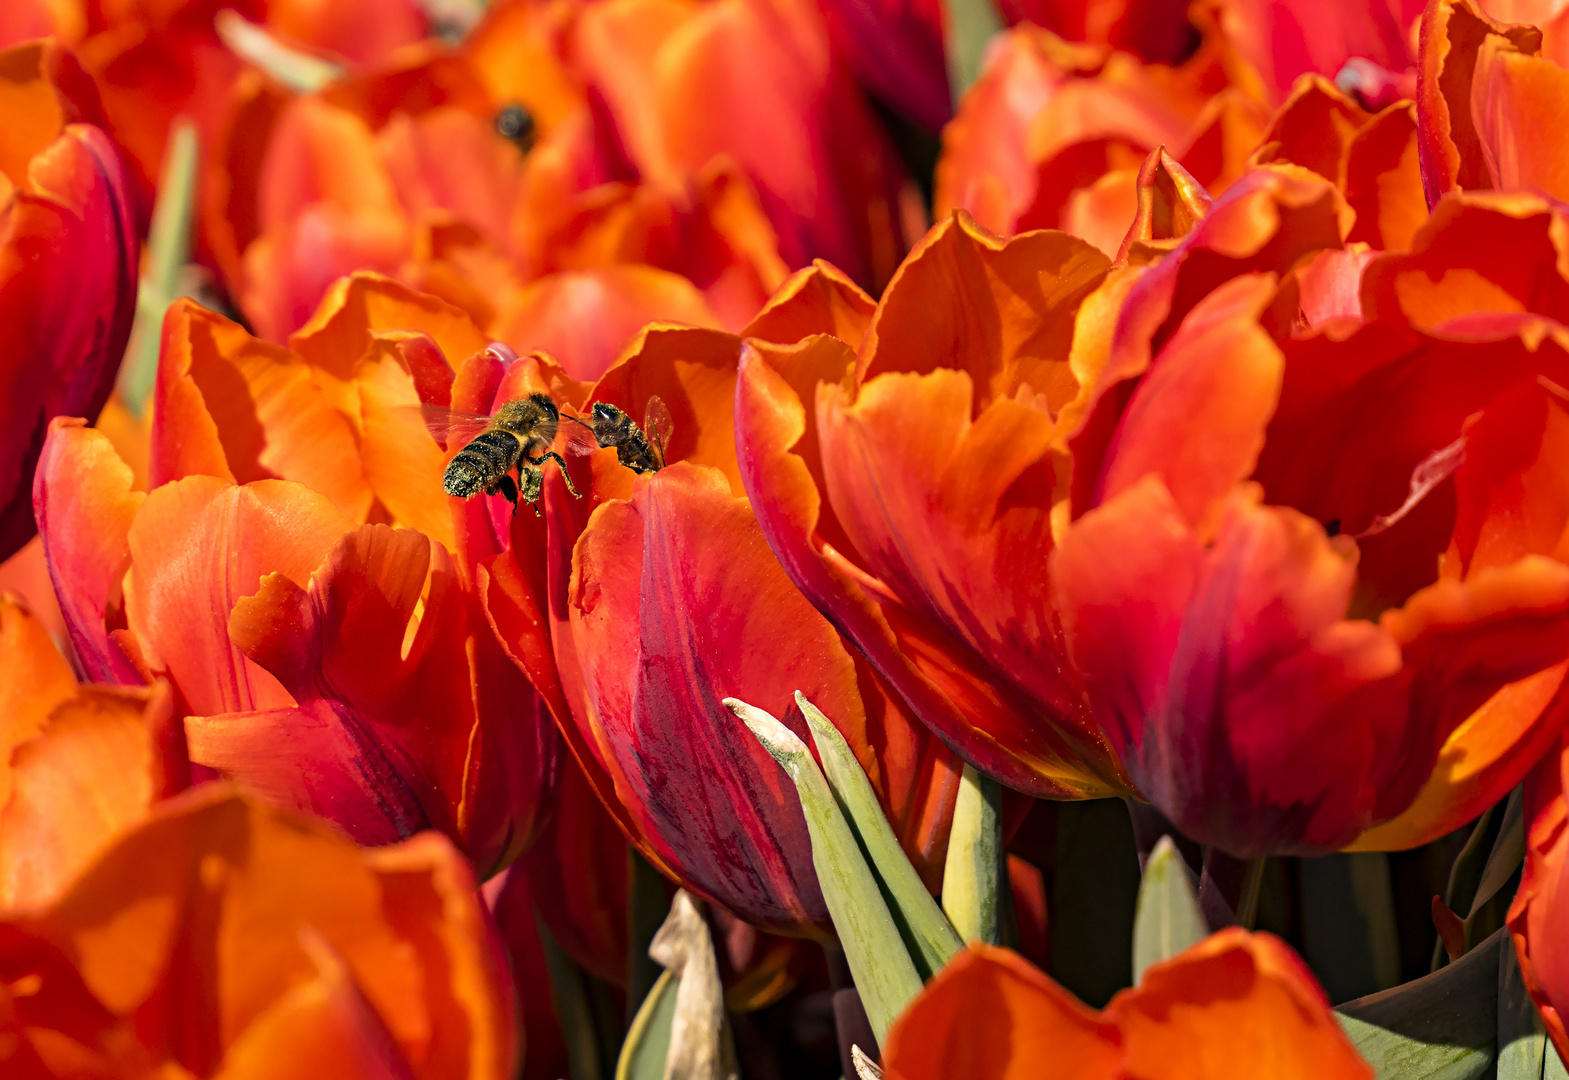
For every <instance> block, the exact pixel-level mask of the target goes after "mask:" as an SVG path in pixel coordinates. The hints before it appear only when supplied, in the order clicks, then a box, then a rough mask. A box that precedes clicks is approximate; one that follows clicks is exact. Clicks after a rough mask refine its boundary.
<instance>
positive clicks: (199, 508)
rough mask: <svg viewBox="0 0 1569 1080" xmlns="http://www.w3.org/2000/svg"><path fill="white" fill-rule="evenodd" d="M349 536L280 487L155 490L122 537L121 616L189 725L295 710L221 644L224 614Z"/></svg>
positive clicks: (306, 494)
mask: <svg viewBox="0 0 1569 1080" xmlns="http://www.w3.org/2000/svg"><path fill="white" fill-rule="evenodd" d="M352 527H353V522H352V521H350V520H349V519H348V518H345V517H344V516H343V515H342V514H341V513H339V512H338V510H337V509H336V508H335V507H334V506H333V505H332V504H331V503H330V502H328V501H327V499H326V498H324V497H323V496H321V495H318V494H317V493H316V492H314V491H311V490H310V489H309V488H307V487H304V486H303V485H300V484H293V483H289V482H287V481H281V480H260V481H257V482H256V483H253V484H247V485H245V486H243V487H235V486H233V485H232V484H229V483H226V482H224V481H222V480H219V479H217V478H216V477H209V476H189V477H186V478H185V479H183V480H177V481H175V482H174V483H172V484H166V485H164V486H163V487H161V488H158V489H157V490H156V491H154V492H153V493H152V494H151V495H149V496H148V497H147V499H146V501H145V502H144V503H143V504H142V506H141V508H140V509H139V510H138V512H137V515H136V519H135V521H133V522H132V524H131V528H130V531H129V534H128V546H129V550H130V553H131V572H130V574H129V575H128V576H127V578H126V616H127V621H128V623H129V626H130V630H131V633H132V634H134V635H135V638H136V640H137V641H138V642H139V643H140V645H141V648H142V650H143V651H144V653H145V655H146V657H147V662H148V663H149V665H150V666H151V667H152V669H153V670H155V671H158V672H163V673H167V674H168V675H169V677H170V679H171V680H172V681H173V682H174V684H175V686H176V687H177V688H178V690H179V692H180V695H181V697H182V698H183V699H184V700H185V702H186V703H187V704H188V705H189V708H190V711H191V712H192V713H194V714H196V715H213V714H216V713H224V712H242V711H248V710H251V709H257V708H262V709H266V708H275V707H280V706H287V705H292V704H294V700H293V699H292V698H291V697H290V696H289V694H288V692H287V691H286V690H284V688H283V687H282V686H281V685H279V683H278V681H277V680H276V679H274V678H273V676H272V675H270V674H268V673H267V672H266V671H265V670H263V669H262V668H261V667H259V666H257V665H256V664H255V663H254V662H253V661H251V660H249V659H247V658H246V657H245V656H244V655H243V654H242V653H241V652H240V651H239V650H238V649H237V648H236V647H235V646H234V644H233V643H232V642H231V641H230V640H229V629H228V627H229V612H230V611H231V610H233V608H234V606H235V604H236V603H238V602H239V600H240V599H241V598H242V597H244V596H246V595H248V594H250V593H252V592H254V591H255V590H256V588H257V585H258V583H259V582H260V581H261V580H262V578H263V576H264V575H266V574H268V573H270V572H274V571H276V572H279V573H281V574H283V575H284V576H286V577H287V578H289V579H291V580H294V581H308V580H309V579H310V575H311V572H312V571H313V570H314V569H315V568H316V567H317V565H319V564H320V563H321V561H322V559H323V558H324V557H325V556H326V554H327V552H328V551H330V550H331V548H332V545H333V544H334V543H336V542H337V540H338V537H340V536H341V535H343V533H344V532H345V531H347V530H348V529H351V528H352Z"/></svg>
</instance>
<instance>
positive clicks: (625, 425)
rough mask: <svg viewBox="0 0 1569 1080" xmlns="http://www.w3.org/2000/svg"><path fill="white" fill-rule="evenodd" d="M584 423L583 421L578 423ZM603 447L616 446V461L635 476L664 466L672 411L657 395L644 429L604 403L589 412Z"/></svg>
mask: <svg viewBox="0 0 1569 1080" xmlns="http://www.w3.org/2000/svg"><path fill="white" fill-rule="evenodd" d="M579 423H582V421H579ZM587 426H588V427H589V428H590V430H592V431H593V433H594V438H595V439H596V440H597V441H598V443H599V445H600V446H614V447H615V448H616V460H617V461H619V462H620V463H621V464H622V465H625V466H626V467H627V468H629V469H631V470H632V471H633V472H636V473H650V472H656V471H657V470H659V469H663V468H664V467H665V447H666V445H668V444H669V442H670V431H671V423H670V410H669V409H667V408H666V407H665V403H664V402H663V401H661V400H660V399H659V398H658V397H657V396H656V397H651V398H649V399H648V409H647V411H646V412H645V413H644V414H643V426H642V427H641V428H640V427H638V426H637V424H636V422H634V421H633V419H632V418H631V417H630V416H628V415H627V414H626V413H625V412H623V411H622V410H621V409H618V408H616V407H615V406H614V405H611V404H610V403H609V402H605V401H601V402H599V403H598V404H596V405H595V406H594V407H593V408H592V409H591V410H589V424H588V425H587Z"/></svg>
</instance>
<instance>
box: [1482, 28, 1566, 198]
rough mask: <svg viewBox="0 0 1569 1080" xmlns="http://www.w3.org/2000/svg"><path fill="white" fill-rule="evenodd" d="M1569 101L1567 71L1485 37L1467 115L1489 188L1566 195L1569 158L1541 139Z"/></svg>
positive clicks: (1554, 143)
mask: <svg viewBox="0 0 1569 1080" xmlns="http://www.w3.org/2000/svg"><path fill="white" fill-rule="evenodd" d="M1566 102H1569V72H1566V71H1565V70H1564V69H1563V68H1561V67H1559V66H1558V65H1557V64H1556V63H1554V62H1553V61H1551V60H1548V59H1546V58H1544V57H1541V56H1537V55H1532V53H1531V52H1530V51H1526V50H1522V49H1521V48H1519V47H1518V46H1516V45H1515V44H1514V42H1512V41H1510V40H1509V39H1508V38H1505V37H1502V36H1500V35H1497V34H1490V35H1488V36H1487V37H1486V38H1485V39H1484V40H1483V42H1482V44H1481V47H1480V48H1479V49H1478V50H1477V54H1476V69H1475V71H1474V72H1473V74H1472V76H1471V101H1470V105H1471V116H1472V119H1473V121H1474V123H1475V124H1476V136H1477V142H1478V144H1479V145H1480V147H1481V151H1482V156H1483V158H1484V159H1485V160H1486V161H1487V171H1488V174H1489V176H1490V177H1491V178H1492V186H1493V187H1495V188H1498V189H1500V190H1503V191H1512V190H1518V189H1525V190H1531V191H1540V192H1542V193H1544V194H1546V195H1550V196H1552V197H1554V198H1557V199H1563V198H1565V197H1566V196H1569V155H1565V154H1563V153H1562V151H1561V150H1560V148H1559V147H1558V145H1557V142H1558V141H1557V140H1556V139H1544V138H1541V137H1540V134H1541V132H1543V131H1550V130H1552V125H1554V124H1555V123H1557V121H1558V118H1559V117H1560V116H1562V115H1563V110H1564V106H1565V103H1566Z"/></svg>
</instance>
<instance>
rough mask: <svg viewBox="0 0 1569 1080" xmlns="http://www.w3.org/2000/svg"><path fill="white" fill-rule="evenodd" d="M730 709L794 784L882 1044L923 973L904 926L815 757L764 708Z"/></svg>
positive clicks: (821, 881) (815, 861) (837, 924)
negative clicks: (907, 946) (904, 935)
mask: <svg viewBox="0 0 1569 1080" xmlns="http://www.w3.org/2000/svg"><path fill="white" fill-rule="evenodd" d="M725 705H726V706H728V707H729V708H730V709H731V710H732V711H733V712H734V713H735V714H736V715H737V716H739V717H740V718H741V720H742V721H743V722H744V723H745V724H746V726H747V727H748V728H750V729H751V731H752V734H754V735H756V736H757V740H758V742H760V743H762V744H763V747H764V749H766V750H767V751H768V752H769V754H771V755H772V756H773V759H774V760H775V761H777V762H778V763H779V765H780V767H781V768H782V769H784V771H785V773H786V774H787V775H788V776H789V777H790V779H791V780H793V781H794V782H795V787H796V791H797V793H798V794H799V795H800V798H801V810H802V812H803V813H804V814H805V816H806V828H807V831H808V833H810V835H811V839H812V865H813V866H814V867H815V868H816V870H817V883H818V886H819V887H820V888H821V889H822V891H823V899H824V901H826V903H827V904H828V913H829V915H830V916H831V917H832V918H833V922H834V929H835V931H836V932H837V933H838V935H839V943H840V945H841V946H842V947H843V949H844V956H845V960H846V961H847V962H848V963H849V965H850V974H851V975H852V976H853V977H854V979H855V987H856V990H858V991H859V992H860V995H861V1004H862V1005H863V1006H864V1007H865V1009H866V1016H867V1019H868V1020H870V1021H871V1024H872V1033H873V1034H874V1035H876V1036H877V1039H878V1041H879V1042H881V1041H882V1040H883V1039H884V1038H886V1037H887V1035H888V1029H889V1028H890V1027H892V1026H893V1022H894V1019H895V1018H896V1017H898V1015H899V1014H900V1013H901V1012H903V1011H904V1007H905V1006H906V1005H908V1004H909V1003H910V1001H911V1000H912V999H913V998H914V997H915V995H917V994H919V993H920V992H921V976H920V974H919V973H918V972H917V971H916V969H915V962H914V961H913V960H911V959H910V954H909V952H908V951H907V950H906V949H905V945H904V939H903V938H902V937H900V935H899V928H898V926H897V925H895V923H894V921H893V916H892V915H891V914H890V913H889V911H888V905H887V904H886V903H885V902H884V901H883V895H882V891H881V890H880V889H879V887H878V885H877V878H876V877H875V875H873V874H872V870H871V867H869V866H868V865H867V864H866V859H865V857H864V856H862V854H861V848H860V845H859V844H857V843H856V841H855V834H854V833H852V832H851V831H850V825H849V823H848V822H846V821H845V819H844V815H843V814H841V813H840V811H839V804H838V803H837V802H835V801H834V797H833V792H831V791H830V790H829V789H828V781H827V780H825V779H823V774H822V772H821V771H819V769H818V768H817V762H816V761H815V760H813V758H812V752H811V751H810V750H808V749H807V747H806V744H805V743H804V742H802V741H801V740H800V739H799V738H798V737H797V736H796V734H795V732H793V731H791V730H790V729H789V728H787V727H785V726H784V725H783V724H781V723H780V722H779V721H778V720H777V719H776V718H774V717H773V716H770V715H769V714H768V713H766V712H764V711H763V710H762V709H759V708H756V707H754V706H751V705H748V704H746V703H745V702H744V701H737V700H736V699H735V698H726V699H725Z"/></svg>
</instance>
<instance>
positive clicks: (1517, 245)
mask: <svg viewBox="0 0 1569 1080" xmlns="http://www.w3.org/2000/svg"><path fill="white" fill-rule="evenodd" d="M1565 224H1566V223H1565V220H1564V214H1563V211H1562V210H1561V209H1560V207H1559V205H1558V204H1557V203H1555V202H1553V201H1551V200H1549V199H1545V198H1543V197H1542V196H1540V195H1534V194H1531V193H1529V192H1523V191H1511V192H1489V191H1479V192H1465V193H1464V194H1454V195H1448V196H1445V197H1444V198H1443V199H1442V200H1441V201H1440V202H1439V203H1438V205H1437V206H1435V207H1434V208H1433V216H1432V217H1431V218H1429V219H1428V221H1427V222H1426V223H1425V224H1424V225H1423V226H1422V227H1421V228H1420V229H1418V230H1417V231H1416V233H1415V234H1414V235H1413V236H1412V239H1411V250H1410V251H1390V252H1387V253H1385V254H1382V255H1380V256H1379V257H1378V258H1377V259H1375V260H1374V261H1373V262H1372V263H1371V264H1369V266H1368V268H1367V273H1366V275H1365V276H1364V279H1363V286H1362V304H1363V307H1364V309H1365V311H1366V314H1367V316H1368V317H1369V318H1376V319H1383V320H1386V321H1390V322H1400V321H1406V320H1409V321H1410V322H1412V323H1414V324H1416V325H1417V326H1420V327H1423V328H1425V329H1431V328H1434V327H1437V326H1439V325H1440V324H1442V323H1445V322H1447V321H1449V320H1452V319H1457V318H1460V317H1461V316H1464V315H1470V314H1473V313H1475V312H1485V311H1503V312H1518V311H1534V312H1537V313H1539V314H1542V315H1546V316H1548V317H1549V318H1553V319H1557V320H1558V321H1560V322H1563V321H1565V320H1566V319H1569V281H1566V278H1569V271H1566V267H1569V256H1566V254H1565V252H1566V251H1569V234H1566V232H1565Z"/></svg>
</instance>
